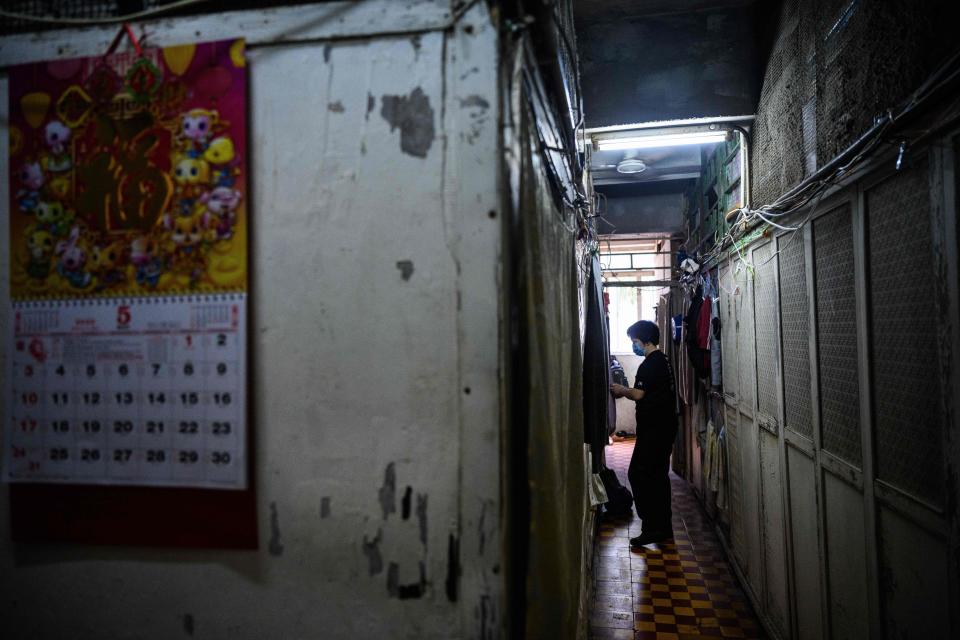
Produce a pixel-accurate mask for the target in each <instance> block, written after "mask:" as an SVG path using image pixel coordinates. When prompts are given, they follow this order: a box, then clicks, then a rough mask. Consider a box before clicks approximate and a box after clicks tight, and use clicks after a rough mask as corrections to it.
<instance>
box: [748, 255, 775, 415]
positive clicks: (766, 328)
mask: <svg viewBox="0 0 960 640" xmlns="http://www.w3.org/2000/svg"><path fill="white" fill-rule="evenodd" d="M753 264H754V268H755V269H756V272H757V275H756V279H755V280H754V285H753V295H754V309H755V317H756V325H757V404H758V406H759V409H760V412H761V413H763V414H765V415H766V416H767V417H768V418H773V419H774V420H776V419H777V416H778V415H779V414H780V411H779V403H778V401H777V380H778V379H779V374H778V371H777V290H776V286H777V284H776V279H775V278H774V267H775V264H776V257H774V255H773V243H772V242H768V243H766V244H765V245H763V246H761V247H758V248H756V249H754V251H753ZM763 424H764V422H763V421H761V425H763Z"/></svg>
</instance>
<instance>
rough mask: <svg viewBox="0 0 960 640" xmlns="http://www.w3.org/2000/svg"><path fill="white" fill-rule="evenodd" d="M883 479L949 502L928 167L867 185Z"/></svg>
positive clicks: (879, 457) (873, 350) (879, 453)
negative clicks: (873, 184) (868, 188)
mask: <svg viewBox="0 0 960 640" xmlns="http://www.w3.org/2000/svg"><path fill="white" fill-rule="evenodd" d="M866 202H867V212H868V217H867V225H868V226H867V237H868V241H869V247H870V249H869V251H870V261H869V264H870V267H869V278H870V280H869V282H870V296H871V314H870V315H871V319H872V336H871V353H872V358H873V359H872V362H873V364H872V369H873V385H874V391H873V398H874V406H875V423H876V429H877V468H878V475H879V477H880V478H882V479H884V480H887V481H889V482H890V483H891V484H893V485H895V486H897V487H899V488H901V489H904V490H905V491H907V492H909V493H911V494H913V495H916V496H918V497H921V498H924V499H927V500H929V501H932V502H934V503H937V504H940V503H942V502H943V484H944V483H943V451H942V446H941V444H942V442H943V433H942V428H943V412H942V409H941V404H940V400H941V397H940V395H941V394H940V372H939V364H938V363H939V357H938V353H937V325H938V320H937V309H936V302H935V301H936V297H935V291H934V283H933V278H934V268H933V246H932V245H933V243H932V237H931V228H930V188H929V185H928V181H927V167H926V164H925V163H924V165H923V166H921V167H917V168H915V169H911V170H910V171H905V172H903V173H899V174H896V175H895V176H894V177H892V178H890V179H889V180H887V181H886V182H884V183H882V184H880V185H878V186H876V187H874V188H873V189H871V190H870V191H868V192H867V199H866Z"/></svg>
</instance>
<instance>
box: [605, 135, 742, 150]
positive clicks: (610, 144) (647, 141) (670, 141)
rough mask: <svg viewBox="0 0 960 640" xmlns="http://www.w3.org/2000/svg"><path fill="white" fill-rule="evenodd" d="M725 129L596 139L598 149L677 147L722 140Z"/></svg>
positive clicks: (724, 138) (724, 136)
mask: <svg viewBox="0 0 960 640" xmlns="http://www.w3.org/2000/svg"><path fill="white" fill-rule="evenodd" d="M726 138H727V132H726V131H694V132H690V133H663V134H659V135H656V134H655V135H646V136H629V137H616V138H602V139H599V140H597V141H596V145H597V149H599V150H600V151H619V150H625V149H650V148H653V147H678V146H682V145H691V144H709V143H712V142H723V141H724V140H726Z"/></svg>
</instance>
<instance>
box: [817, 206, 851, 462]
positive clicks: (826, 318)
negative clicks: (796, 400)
mask: <svg viewBox="0 0 960 640" xmlns="http://www.w3.org/2000/svg"><path fill="white" fill-rule="evenodd" d="M813 246H814V255H815V262H814V269H815V272H816V276H817V336H818V338H819V345H818V348H819V358H818V360H819V363H820V415H821V417H822V421H823V448H824V449H826V450H827V451H829V452H830V453H833V454H835V455H837V456H839V457H840V458H842V459H844V460H846V461H848V462H850V463H852V464H854V465H856V466H858V467H859V466H860V387H859V383H858V373H857V371H858V368H857V326H856V300H855V294H854V288H853V228H852V225H851V218H850V206H849V205H848V204H844V205H843V206H840V207H837V208H836V209H834V210H833V211H832V212H830V213H828V214H827V215H825V216H823V217H821V218H818V219H817V220H815V221H814V223H813Z"/></svg>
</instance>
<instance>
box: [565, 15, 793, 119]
mask: <svg viewBox="0 0 960 640" xmlns="http://www.w3.org/2000/svg"><path fill="white" fill-rule="evenodd" d="M755 4H756V3H755V2H753V1H751V0H574V19H575V24H576V31H577V49H578V52H579V55H580V75H581V84H582V86H583V94H584V98H583V100H584V110H585V115H586V122H587V126H588V127H598V126H607V125H616V124H629V123H635V122H649V121H653V120H675V119H681V118H696V117H704V116H734V115H748V114H751V113H753V111H754V109H755V108H756V103H757V99H758V98H759V89H760V74H761V65H760V59H759V58H760V56H759V53H758V46H757V43H756V29H755V24H756V20H757V11H756V7H755ZM760 4H764V5H770V4H776V3H775V2H773V0H760Z"/></svg>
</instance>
